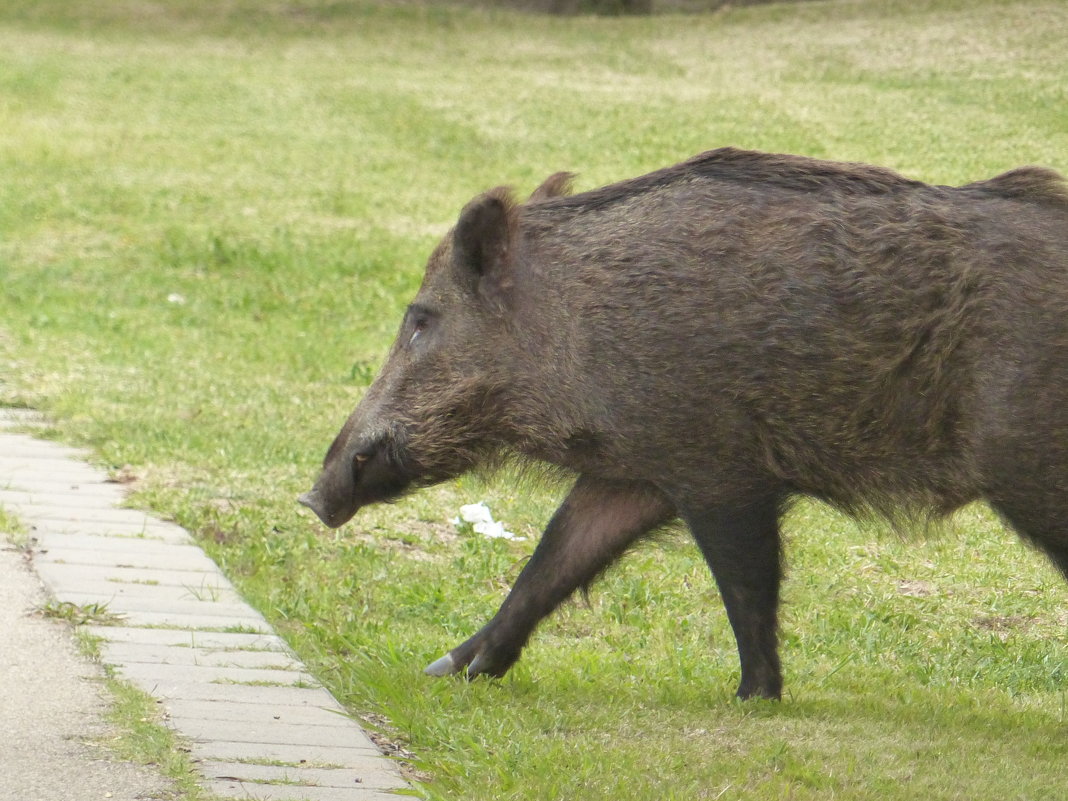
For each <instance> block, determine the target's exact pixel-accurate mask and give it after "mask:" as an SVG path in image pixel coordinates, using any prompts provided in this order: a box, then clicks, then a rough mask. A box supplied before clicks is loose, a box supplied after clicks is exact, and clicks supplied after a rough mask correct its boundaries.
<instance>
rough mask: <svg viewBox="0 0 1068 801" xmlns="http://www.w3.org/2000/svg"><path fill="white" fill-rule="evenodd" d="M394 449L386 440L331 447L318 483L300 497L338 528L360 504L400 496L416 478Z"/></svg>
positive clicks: (301, 500)
mask: <svg viewBox="0 0 1068 801" xmlns="http://www.w3.org/2000/svg"><path fill="white" fill-rule="evenodd" d="M392 450H393V449H392V448H390V447H388V446H387V445H386V444H385V443H377V444H376V445H366V444H365V445H363V446H357V447H351V446H350V447H347V448H342V449H340V450H339V451H337V452H335V450H334V449H331V452H330V453H329V454H328V455H327V458H326V462H325V463H324V464H323V472H322V473H321V474H320V475H319V479H318V480H317V481H316V482H315V486H314V487H312V488H311V489H310V490H309V491H308V492H305V493H304V494H303V495H301V496H300V497H299V498H297V501H298V502H299V503H301V504H303V505H304V506H307V507H308V508H309V509H311V510H312V511H313V512H315V514H316V515H317V516H318V518H319V519H320V520H322V521H323V523H325V524H326V525H327V526H329V527H330V528H338V527H340V526H343V525H345V523H347V522H348V521H349V520H351V519H352V516H353V515H355V514H356V512H357V511H359V509H360V507H362V506H366V505H367V504H369V503H377V502H380V501H391V500H394V499H396V498H397V497H399V496H400V495H402V494H403V493H404V491H405V490H406V489H407V488H408V485H409V484H410V483H411V481H412V479H411V477H410V476H409V475H408V474H407V473H406V471H405V470H404V469H403V468H402V467H401V465H400V464H399V462H398V460H397V458H396V457H395V455H394V454H393V453H392Z"/></svg>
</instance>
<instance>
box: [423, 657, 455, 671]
mask: <svg viewBox="0 0 1068 801" xmlns="http://www.w3.org/2000/svg"><path fill="white" fill-rule="evenodd" d="M423 672H424V673H425V674H426V675H428V676H451V675H452V674H453V673H459V672H460V668H458V667H457V666H456V662H455V661H453V658H452V654H445V656H443V657H441V659H437V660H435V661H433V662H431V663H430V664H429V665H427V666H426V667H425V668H423Z"/></svg>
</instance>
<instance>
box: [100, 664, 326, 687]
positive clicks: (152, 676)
mask: <svg viewBox="0 0 1068 801" xmlns="http://www.w3.org/2000/svg"><path fill="white" fill-rule="evenodd" d="M114 667H115V672H116V673H117V674H118V675H120V676H121V677H122V678H125V679H131V680H133V679H136V680H138V681H145V682H147V681H155V682H159V683H161V684H162V683H172V682H178V683H190V684H196V683H200V684H214V683H219V684H243V685H249V686H277V687H281V688H286V687H294V686H298V685H303V686H311V687H318V686H319V682H318V681H316V679H315V677H314V676H313V675H311V674H310V673H305V672H303V671H296V670H267V669H257V668H233V667H213V666H211V665H168V664H160V663H153V662H131V663H128V664H117V665H115V666H114Z"/></svg>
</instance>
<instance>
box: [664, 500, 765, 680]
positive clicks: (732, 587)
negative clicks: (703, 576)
mask: <svg viewBox="0 0 1068 801" xmlns="http://www.w3.org/2000/svg"><path fill="white" fill-rule="evenodd" d="M684 518H685V519H686V522H687V524H688V525H689V526H690V531H691V532H692V533H693V536H694V539H696V540H697V544H698V545H699V546H700V548H701V552H702V553H703V554H704V557H705V561H707V562H708V566H709V567H710V568H711V569H712V575H713V576H714V577H715V579H716V583H717V584H718V585H719V590H720V594H721V595H722V596H723V604H724V606H725V607H726V608H727V617H728V619H729V620H730V623H731V628H732V629H734V637H735V639H736V640H737V643H738V656H739V658H740V659H741V664H742V680H741V683H740V684H739V686H738V697H739V698H750V697H753V696H761V697H764V698H779V697H780V696H781V694H782V673H781V671H780V668H779V654H778V641H777V634H776V626H777V623H776V619H777V616H778V606H779V583H780V580H781V578H782V567H781V562H780V541H779V499H778V498H774V497H772V498H769V499H767V500H765V501H762V502H759V503H754V504H750V505H748V506H744V507H738V508H723V507H716V508H713V509H710V510H705V511H700V512H697V513H693V514H685V515H684Z"/></svg>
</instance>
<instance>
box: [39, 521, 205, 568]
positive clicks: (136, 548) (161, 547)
mask: <svg viewBox="0 0 1068 801" xmlns="http://www.w3.org/2000/svg"><path fill="white" fill-rule="evenodd" d="M33 537H34V539H36V540H37V544H38V545H39V546H40V547H41V548H50V549H53V550H60V549H63V550H71V551H116V552H122V553H128V554H130V555H131V556H134V555H136V556H140V555H142V554H163V555H165V556H170V557H172V558H174V559H177V560H181V559H182V558H183V557H190V558H193V559H197V560H199V561H205V562H207V563H208V564H210V565H211V566H212V567H213V568H214V569H216V570H217V569H218V568H217V567H216V565H215V563H214V562H212V561H211V560H210V559H208V557H206V556H205V555H204V552H203V551H202V550H200V548H198V547H197V546H196V545H194V544H193V543H192V542H164V541H163V540H159V539H152V538H150V537H147V536H139V535H131V536H116V535H112V536H106V535H103V534H60V533H55V532H52V531H47V530H41V529H38V530H36V531H34V532H33Z"/></svg>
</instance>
